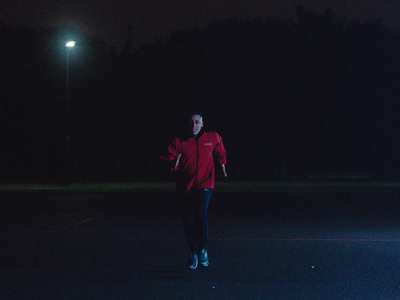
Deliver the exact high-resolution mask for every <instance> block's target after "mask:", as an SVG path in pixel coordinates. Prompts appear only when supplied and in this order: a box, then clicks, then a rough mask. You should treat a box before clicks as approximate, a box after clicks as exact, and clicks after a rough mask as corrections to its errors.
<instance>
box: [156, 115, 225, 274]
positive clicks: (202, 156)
mask: <svg viewBox="0 0 400 300" xmlns="http://www.w3.org/2000/svg"><path fill="white" fill-rule="evenodd" d="M203 125H204V122H203V115H202V113H200V112H196V113H193V114H192V115H191V116H190V134H189V136H188V137H184V138H182V137H176V138H174V139H173V140H172V142H171V143H170V144H169V146H168V148H167V153H166V154H165V155H162V156H161V159H162V160H163V161H166V162H169V163H170V164H171V171H174V172H176V173H177V175H176V194H177V198H178V202H179V204H180V206H181V208H182V213H183V223H184V229H185V236H186V240H187V242H188V244H189V247H190V255H189V260H188V268H190V269H192V270H193V269H196V268H197V265H198V263H199V262H200V264H201V265H203V266H205V267H207V266H208V265H209V260H208V253H207V249H206V244H207V240H208V214H207V209H208V204H209V202H210V198H211V194H212V192H213V189H214V180H215V170H214V160H213V155H215V157H216V159H217V161H218V162H219V164H220V165H221V169H222V172H223V174H224V176H225V177H228V175H227V173H226V169H225V164H226V150H225V148H224V145H223V143H222V138H221V136H220V135H219V134H218V133H216V132H206V131H204V128H203Z"/></svg>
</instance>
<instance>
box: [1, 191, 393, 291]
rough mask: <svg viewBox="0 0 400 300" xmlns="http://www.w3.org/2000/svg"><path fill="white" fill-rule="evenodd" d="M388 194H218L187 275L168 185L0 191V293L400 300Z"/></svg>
mask: <svg viewBox="0 0 400 300" xmlns="http://www.w3.org/2000/svg"><path fill="white" fill-rule="evenodd" d="M399 213H400V197H399V195H398V193H374V194H371V193H322V192H319V193H234V194H233V193H218V190H216V191H215V193H214V195H213V198H212V200H211V203H210V207H209V220H210V221H209V225H210V233H209V244H208V252H209V256H210V266H209V267H207V268H205V267H202V266H199V267H198V268H197V269H196V270H187V269H186V268H185V263H186V260H187V256H188V248H187V246H186V243H185V239H184V234H183V229H182V224H181V219H180V215H179V212H178V211H177V208H176V206H175V203H174V196H173V194H172V193H171V192H169V191H166V192H154V193H152V192H149V191H147V192H120V193H118V192H102V193H100V192H97V193H96V192H54V191H53V192H41V191H38V192H32V191H30V192H15V191H14V192H0V226H1V227H0V229H1V231H0V237H1V245H0V255H1V256H0V257H1V260H0V298H1V299H400V273H399V270H400V259H399V258H400V231H399V228H400V218H399Z"/></svg>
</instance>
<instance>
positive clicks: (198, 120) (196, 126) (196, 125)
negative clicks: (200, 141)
mask: <svg viewBox="0 0 400 300" xmlns="http://www.w3.org/2000/svg"><path fill="white" fill-rule="evenodd" d="M201 128H203V118H202V117H201V116H200V115H193V116H190V131H191V132H192V134H193V136H196V135H198V134H199V132H200V130H201Z"/></svg>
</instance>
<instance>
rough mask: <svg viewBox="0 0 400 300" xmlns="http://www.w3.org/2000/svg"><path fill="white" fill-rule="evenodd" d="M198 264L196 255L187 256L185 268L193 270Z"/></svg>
mask: <svg viewBox="0 0 400 300" xmlns="http://www.w3.org/2000/svg"><path fill="white" fill-rule="evenodd" d="M198 264H199V259H198V257H197V253H193V252H191V253H190V255H189V259H188V265H187V267H188V268H189V269H191V270H194V269H196V268H197V266H198Z"/></svg>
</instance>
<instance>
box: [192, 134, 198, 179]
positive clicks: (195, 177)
mask: <svg viewBox="0 0 400 300" xmlns="http://www.w3.org/2000/svg"><path fill="white" fill-rule="evenodd" d="M196 150H197V154H196V175H195V176H194V181H193V184H194V183H195V182H196V180H197V173H198V172H199V139H196Z"/></svg>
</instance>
